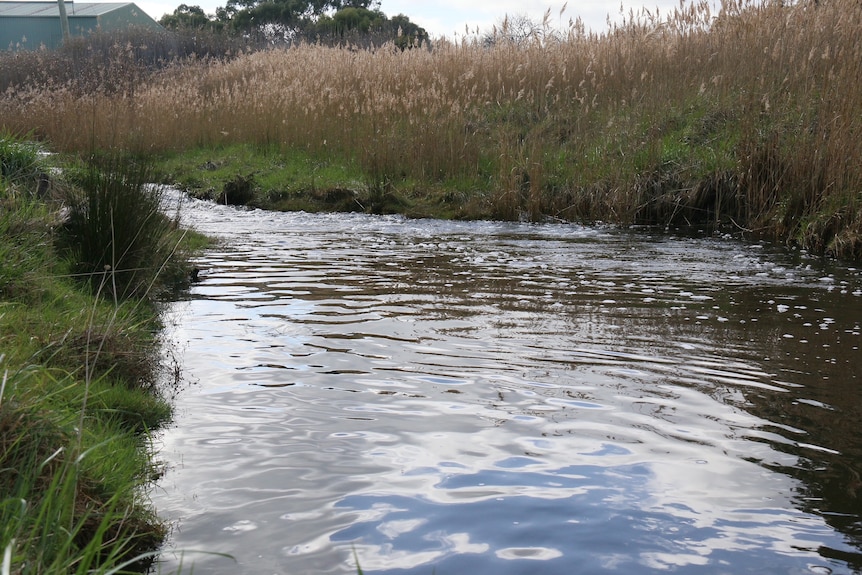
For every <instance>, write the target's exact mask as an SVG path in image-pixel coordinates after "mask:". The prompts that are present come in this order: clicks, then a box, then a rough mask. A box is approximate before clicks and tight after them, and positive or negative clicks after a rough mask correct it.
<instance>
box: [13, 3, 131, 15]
mask: <svg viewBox="0 0 862 575" xmlns="http://www.w3.org/2000/svg"><path fill="white" fill-rule="evenodd" d="M64 4H65V5H66V14H67V15H68V16H69V17H70V18H71V17H73V16H101V15H102V14H107V13H109V12H113V11H114V10H116V9H117V8H122V7H123V6H128V5H129V4H131V2H71V1H69V0H66V1H65V2H64ZM0 16H27V17H46V18H59V17H60V8H59V6H58V5H57V2H8V1H6V0H0Z"/></svg>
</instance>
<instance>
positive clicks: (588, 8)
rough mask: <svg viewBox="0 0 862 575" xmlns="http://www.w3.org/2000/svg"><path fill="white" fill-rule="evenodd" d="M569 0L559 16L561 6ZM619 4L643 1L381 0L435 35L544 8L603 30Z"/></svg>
mask: <svg viewBox="0 0 862 575" xmlns="http://www.w3.org/2000/svg"><path fill="white" fill-rule="evenodd" d="M132 1H134V2H135V4H137V5H138V7H140V8H141V9H142V10H143V11H144V12H146V13H147V14H149V15H150V16H152V17H153V18H154V19H156V20H158V19H159V18H161V17H162V15H163V14H169V13H171V12H173V11H174V10H175V9H176V7H177V6H179V5H180V4H183V3H185V4H188V5H196V6H200V7H201V8H203V10H204V12H206V13H208V14H212V13H214V12H215V9H216V8H217V7H218V6H224V5H225V4H226V0H132ZM564 5H567V7H566V9H565V11H564V12H563V13H562V16H561V15H560V10H561V9H562V8H563V6H564ZM620 6H623V8H624V9H625V11H626V13H628V11H629V9H635V10H636V11H637V10H639V9H640V8H641V7H642V6H644V0H622V1H621V0H574V1H572V2H568V3H567V2H551V1H548V0H520V1H519V0H479V1H476V0H421V1H418V2H417V1H416V0H412V1H407V0H381V3H380V10H381V11H383V13H384V14H386V15H387V16H390V17H391V16H395V15H397V14H404V15H406V16H408V17H409V18H410V20H411V21H412V22H414V23H416V24H418V25H419V26H421V27H422V28H425V30H427V31H428V33H429V34H430V35H431V37H432V38H440V37H442V36H446V37H448V38H454V37H456V36H457V37H463V36H464V35H465V28H466V29H469V31H470V33H471V34H472V33H475V31H476V29H477V28H478V29H479V30H480V32H486V31H489V30H490V29H491V27H492V26H494V25H495V24H499V23H500V22H502V20H503V18H504V17H505V16H506V15H507V14H508V15H510V16H521V15H524V16H528V17H529V18H530V19H532V20H534V21H536V22H541V21H542V18H543V17H544V15H545V12H546V11H548V10H549V9H550V21H551V24H552V25H555V26H556V25H563V26H566V27H567V26H568V22H569V19H570V18H571V19H575V18H577V17H580V18H581V19H582V20H583V22H584V25H585V26H586V27H587V29H588V30H590V29H591V30H593V31H594V32H601V31H604V30H606V29H607V17H608V16H609V15H610V16H611V18H612V19H613V20H618V19H619V14H620ZM646 6H647V7H648V8H649V9H650V10H652V11H653V12H654V11H655V9H656V8H658V9H659V10H660V11H661V13H662V14H667V13H668V12H670V11H672V10H673V9H674V8H676V7H678V6H679V0H652V1H651V2H646Z"/></svg>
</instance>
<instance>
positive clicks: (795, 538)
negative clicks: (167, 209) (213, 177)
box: [152, 202, 862, 575]
mask: <svg viewBox="0 0 862 575" xmlns="http://www.w3.org/2000/svg"><path fill="white" fill-rule="evenodd" d="M184 217H185V218H186V222H187V223H188V224H190V225H192V226H194V227H197V228H198V229H200V230H201V231H203V232H205V233H208V234H212V235H214V236H217V237H219V238H222V239H223V240H224V241H223V244H222V245H221V246H220V247H217V248H215V249H213V250H212V251H210V252H208V253H206V254H204V255H203V256H202V257H201V258H200V261H199V262H198V265H199V266H200V267H201V268H202V270H203V272H202V274H201V277H202V281H201V283H199V284H197V285H196V286H195V287H194V289H193V291H192V294H191V297H190V299H189V300H187V301H184V302H179V303H177V304H176V305H174V306H173V307H172V308H171V309H170V310H169V316H168V317H169V321H168V325H167V328H166V330H165V333H164V337H165V339H166V340H167V341H171V342H173V344H174V346H175V349H176V350H177V351H176V353H177V354H178V355H179V356H180V359H181V361H182V366H183V370H184V375H185V377H186V378H187V380H188V381H189V385H188V386H187V388H185V389H184V390H182V392H181V393H180V394H179V397H178V399H177V415H176V422H175V426H174V427H172V428H170V429H167V430H165V431H163V432H162V433H161V435H160V436H159V437H158V441H159V442H160V444H161V447H162V453H163V456H164V458H165V460H166V462H167V463H168V464H169V465H170V469H169V471H168V473H167V474H166V475H165V477H164V479H163V480H162V482H161V484H160V486H159V488H158V489H157V490H155V492H154V493H153V495H152V497H153V499H154V501H155V502H156V504H157V506H158V508H159V510H160V512H161V513H162V514H163V515H164V516H165V517H167V518H171V519H174V520H176V521H177V529H176V530H175V532H174V535H173V537H172V540H171V542H170V545H169V546H168V548H167V549H166V552H165V554H164V555H163V558H162V561H161V563H160V568H161V569H162V572H164V573H167V572H169V571H170V570H171V569H173V568H175V567H176V566H178V565H179V563H180V562H181V560H180V557H181V550H182V549H201V548H202V549H207V550H211V551H219V552H227V553H231V554H233V555H234V556H236V558H237V563H236V564H234V563H231V562H223V561H222V560H220V559H218V558H215V557H206V556H202V557H197V558H195V562H196V571H198V572H205V573H208V574H219V573H231V574H232V575H233V574H236V573H248V574H257V573H263V572H272V573H276V572H277V573H282V572H308V573H311V572H313V573H355V571H356V568H355V563H354V558H355V557H356V558H358V559H359V562H360V564H361V566H362V569H363V571H364V572H366V573H378V572H379V573H382V572H387V573H393V574H394V573H417V574H418V573H429V572H433V571H436V572H439V573H464V572H474V573H476V574H477V575H478V574H480V573H494V574H497V573H523V572H541V573H543V574H557V573H560V574H563V573H565V574H567V575H568V574H570V573H572V572H583V573H598V572H602V573H604V572H620V573H653V572H666V571H674V572H679V573H694V572H697V573H698V574H701V573H716V574H718V573H726V572H733V573H758V574H760V573H790V572H794V573H817V572H827V571H831V572H836V573H837V572H848V571H853V570H858V569H859V567H860V566H862V560H860V555H859V549H860V548H862V529H860V528H859V525H862V520H860V517H862V515H860V514H862V508H860V507H859V504H858V501H859V500H862V480H860V479H859V477H860V473H862V468H860V467H859V464H858V462H859V461H862V431H860V430H862V407H860V405H862V402H859V393H860V392H859V389H860V386H859V381H858V378H859V376H860V373H859V371H858V359H857V355H858V345H859V333H860V331H862V330H860V327H859V324H860V323H862V320H860V318H862V298H860V297H859V296H858V295H857V294H859V293H862V278H860V272H859V271H858V270H856V269H855V268H849V269H846V268H840V267H837V266H832V265H830V264H828V263H827V264H825V263H823V262H819V261H816V260H814V259H812V258H809V257H807V256H806V255H805V254H800V253H793V252H785V251H780V250H777V249H775V250H774V249H771V248H769V247H767V246H764V245H761V244H747V243H742V242H735V241H728V240H717V239H713V238H691V237H678V238H675V237H672V236H668V235H664V234H656V233H653V232H651V231H649V230H646V231H642V232H631V231H620V230H614V229H610V228H601V227H596V228H585V227H581V226H574V225H533V224H513V223H501V222H437V221H425V220H419V221H414V220H407V219H404V218H399V217H370V216H365V215H359V214H348V215H344V214H339V215H314V216H312V215H308V214H267V213H263V212H257V211H252V210H248V211H247V210H237V209H233V208H228V207H225V206H215V205H212V204H205V203H197V202H194V203H189V204H188V205H187V206H186V209H185V211H184ZM857 496H858V497H859V499H857Z"/></svg>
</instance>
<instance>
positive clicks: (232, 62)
mask: <svg viewBox="0 0 862 575" xmlns="http://www.w3.org/2000/svg"><path fill="white" fill-rule="evenodd" d="M549 19H550V18H548V19H547V20H549ZM538 30H539V32H541V33H538V32H537V33H534V34H532V35H527V36H518V35H514V34H511V33H509V31H507V30H506V29H505V26H504V29H502V30H500V31H499V32H498V34H497V35H496V36H492V37H490V38H489V37H478V36H477V37H466V38H463V39H461V40H458V41H445V40H442V41H438V42H436V43H435V44H434V45H433V48H432V49H414V50H405V51H401V50H398V49H395V48H394V47H393V46H382V47H378V48H377V49H369V50H356V49H350V48H333V47H326V46H322V45H313V44H305V45H296V46H293V47H291V48H289V49H278V50H269V51H257V52H243V53H238V54H237V55H236V57H234V58H230V59H222V60H212V59H209V60H195V59H193V60H185V61H182V62H177V63H175V64H173V65H171V66H169V67H168V68H165V69H161V70H159V71H155V72H153V73H151V74H148V75H146V76H145V77H144V76H139V77H138V79H137V80H136V84H135V86H134V90H125V91H113V92H108V91H104V90H102V91H94V90H86V89H81V88H80V87H79V86H77V85H75V84H74V83H69V84H52V83H41V84H40V83H36V84H32V83H31V84H23V83H22V84H18V85H16V87H15V88H13V89H11V90H9V91H7V92H6V94H5V95H4V96H3V97H2V98H0V118H3V119H2V120H0V122H2V124H3V125H5V127H6V128H7V129H12V130H16V131H22V130H36V131H37V133H39V134H41V135H44V136H46V137H49V138H50V139H51V141H52V142H53V143H54V144H55V145H57V146H58V147H59V148H61V149H64V150H87V149H92V148H93V147H96V148H112V147H122V148H126V149H130V150H135V151H139V152H163V151H182V150H187V149H190V148H196V147H202V146H203V147H220V146H223V145H227V144H236V143H246V144H252V145H256V146H263V147H265V148H267V149H275V150H287V149H301V150H303V151H304V152H306V153H309V154H312V155H316V156H319V157H341V158H344V159H345V161H346V162H353V163H356V164H357V165H359V166H360V167H361V168H362V169H363V170H364V171H365V172H366V173H367V174H369V176H368V177H369V179H370V180H372V181H374V182H388V183H389V184H388V185H391V186H393V187H396V188H397V187H398V186H399V185H403V186H407V185H408V184H407V183H408V182H411V184H410V185H413V186H415V185H424V186H431V187H433V186H436V185H438V184H441V183H442V184H444V185H447V186H456V187H458V188H459V189H460V190H466V191H467V192H469V193H468V196H469V200H468V202H467V203H470V204H473V205H477V204H478V205H480V211H481V212H483V213H485V214H490V215H494V216H497V217H528V218H532V219H538V218H541V217H547V216H552V217H559V218H565V219H581V220H610V221H617V222H621V223H652V224H661V225H684V224H688V223H690V224H704V223H709V224H723V225H732V226H737V227H739V228H745V229H749V230H751V231H752V232H754V233H759V234H764V235H768V236H771V237H775V238H777V239H787V240H792V241H798V242H801V243H803V244H805V245H808V246H811V247H813V248H815V249H819V250H821V251H832V252H833V253H836V254H842V255H857V256H858V255H862V241H860V237H862V215H860V207H859V205H860V204H859V201H860V198H859V193H858V190H859V189H860V183H862V143H860V138H859V137H858V135H859V133H860V131H862V113H860V111H862V91H860V90H859V89H858V86H859V85H862V8H860V5H859V3H858V2H856V1H855V0H832V1H830V2H815V1H814V0H799V1H797V2H786V1H777V0H776V1H772V0H766V1H763V2H755V1H754V0H725V1H723V2H722V3H721V7H720V9H719V10H718V11H717V12H713V11H712V9H711V8H710V3H709V2H693V3H687V4H681V5H680V7H679V8H677V9H676V10H674V11H672V12H671V13H669V14H659V13H656V12H651V11H649V10H643V11H641V12H639V13H634V12H632V13H629V14H628V16H627V17H626V18H625V19H624V21H623V22H622V23H620V24H615V25H613V26H612V27H611V28H609V29H608V30H606V31H604V32H601V33H588V32H586V31H585V29H584V27H583V25H582V24H581V23H580V22H579V21H577V20H574V21H572V22H571V24H570V26H569V27H568V29H565V30H562V31H554V30H550V29H549V26H548V22H547V21H546V22H545V23H544V28H543V27H542V26H539V28H538ZM2 67H3V64H2V63H0V70H2V69H3V68H2ZM312 70H313V71H314V73H310V71H312ZM0 75H2V71H0ZM416 182H420V184H416ZM465 215H468V214H466V213H465Z"/></svg>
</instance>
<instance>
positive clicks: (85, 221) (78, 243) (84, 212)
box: [58, 153, 189, 299]
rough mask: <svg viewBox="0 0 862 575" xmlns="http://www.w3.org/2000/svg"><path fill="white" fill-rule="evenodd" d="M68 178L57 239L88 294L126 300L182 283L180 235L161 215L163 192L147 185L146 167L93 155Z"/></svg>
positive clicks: (186, 272)
mask: <svg viewBox="0 0 862 575" xmlns="http://www.w3.org/2000/svg"><path fill="white" fill-rule="evenodd" d="M72 180H73V183H74V185H73V186H71V187H70V188H69V191H68V192H67V193H66V194H65V197H64V198H63V200H64V203H65V204H66V206H67V207H68V216H67V219H66V221H65V222H64V224H63V226H62V229H61V233H60V235H59V237H58V240H59V245H60V247H61V249H62V251H63V252H64V253H67V254H68V255H69V257H70V258H71V259H72V261H74V262H75V264H74V271H75V272H76V273H77V274H78V275H79V276H80V277H82V278H85V279H87V280H88V281H89V283H90V285H91V286H92V287H93V289H94V290H104V291H106V292H108V293H110V294H112V295H114V296H116V297H118V298H120V299H126V298H129V297H141V296H145V295H150V294H151V293H152V292H153V290H154V288H161V287H164V286H176V285H178V284H179V285H182V284H183V283H187V281H188V277H189V270H188V268H187V266H186V265H185V262H186V259H185V258H184V257H181V256H182V252H181V251H178V250H180V248H181V247H182V246H183V241H182V240H183V235H184V234H183V232H182V231H181V230H179V228H178V225H177V221H176V220H172V219H170V218H168V217H167V216H166V215H165V210H166V207H167V206H166V205H165V198H164V193H163V188H162V187H160V186H154V185H152V183H153V182H154V181H155V180H156V176H155V174H154V172H153V170H152V167H151V165H150V164H149V163H147V162H146V161H140V160H138V159H135V158H130V157H126V156H124V155H121V154H116V153H114V154H109V155H107V156H101V155H97V156H93V157H91V158H89V160H88V161H87V163H86V164H85V165H84V166H83V168H82V169H80V170H79V171H77V172H76V174H75V175H74V176H73V177H72Z"/></svg>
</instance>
